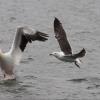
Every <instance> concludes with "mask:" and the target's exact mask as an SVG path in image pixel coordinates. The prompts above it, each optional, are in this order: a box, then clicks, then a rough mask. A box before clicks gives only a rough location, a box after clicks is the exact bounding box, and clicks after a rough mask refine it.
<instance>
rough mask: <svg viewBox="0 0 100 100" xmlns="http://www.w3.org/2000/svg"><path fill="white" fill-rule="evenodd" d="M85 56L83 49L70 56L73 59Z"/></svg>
mask: <svg viewBox="0 0 100 100" xmlns="http://www.w3.org/2000/svg"><path fill="white" fill-rule="evenodd" d="M85 54H86V50H85V49H84V48H83V49H82V50H81V51H80V52H79V53H77V54H73V55H72V56H73V57H74V58H81V57H84V56H85Z"/></svg>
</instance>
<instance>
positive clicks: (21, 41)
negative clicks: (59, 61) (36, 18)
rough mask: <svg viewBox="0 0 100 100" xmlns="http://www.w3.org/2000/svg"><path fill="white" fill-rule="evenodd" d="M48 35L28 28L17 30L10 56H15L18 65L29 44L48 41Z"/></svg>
mask: <svg viewBox="0 0 100 100" xmlns="http://www.w3.org/2000/svg"><path fill="white" fill-rule="evenodd" d="M47 37H48V35H47V34H45V33H42V32H39V31H33V30H31V29H29V28H28V27H19V28H18V29H17V32H16V35H15V39H14V41H13V44H12V47H11V49H10V54H11V55H12V56H13V58H14V60H15V63H16V64H18V63H19V62H20V59H21V55H22V52H23V51H24V50H25V47H26V45H27V43H32V41H35V40H38V41H43V42H44V41H46V40H48V39H47Z"/></svg>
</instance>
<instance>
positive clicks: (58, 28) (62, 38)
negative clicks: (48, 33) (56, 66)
mask: <svg viewBox="0 0 100 100" xmlns="http://www.w3.org/2000/svg"><path fill="white" fill-rule="evenodd" d="M54 32H55V37H56V39H57V40H58V43H59V45H60V48H61V50H62V51H63V52H64V53H65V54H66V55H67V54H72V49H71V46H70V44H69V42H68V40H67V36H66V32H65V30H64V29H63V26H62V24H61V23H60V21H59V20H58V19H57V18H55V20H54Z"/></svg>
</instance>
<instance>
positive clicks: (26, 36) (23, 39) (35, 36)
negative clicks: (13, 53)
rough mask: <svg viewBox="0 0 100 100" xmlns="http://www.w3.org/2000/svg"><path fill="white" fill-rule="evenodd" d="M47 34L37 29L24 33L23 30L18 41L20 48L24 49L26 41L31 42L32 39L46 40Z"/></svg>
mask: <svg viewBox="0 0 100 100" xmlns="http://www.w3.org/2000/svg"><path fill="white" fill-rule="evenodd" d="M47 37H48V35H47V34H45V33H42V32H39V31H37V32H36V33H35V34H26V33H24V32H23V34H22V37H21V42H20V49H21V50H22V51H24V49H25V47H26V45H27V43H28V42H29V43H31V42H32V41H35V40H38V41H43V42H44V41H46V40H48V39H47Z"/></svg>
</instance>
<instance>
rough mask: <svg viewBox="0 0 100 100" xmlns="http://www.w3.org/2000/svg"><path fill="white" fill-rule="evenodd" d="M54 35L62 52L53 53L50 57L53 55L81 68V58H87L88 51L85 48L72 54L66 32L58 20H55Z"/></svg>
mask: <svg viewBox="0 0 100 100" xmlns="http://www.w3.org/2000/svg"><path fill="white" fill-rule="evenodd" d="M54 33H55V37H56V39H57V41H58V43H59V45H60V48H61V52H53V53H51V54H50V55H53V56H55V57H56V58H58V59H59V60H61V61H64V62H71V63H72V62H74V63H75V65H76V66H77V67H78V68H80V66H79V64H80V63H81V60H80V59H79V58H81V57H84V56H85V53H86V50H85V49H84V48H83V49H82V50H81V51H80V52H79V53H76V54H72V49H71V46H70V44H69V42H68V39H67V36H66V32H65V30H64V29H63V26H62V24H61V22H60V21H59V20H58V18H55V20H54Z"/></svg>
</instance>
